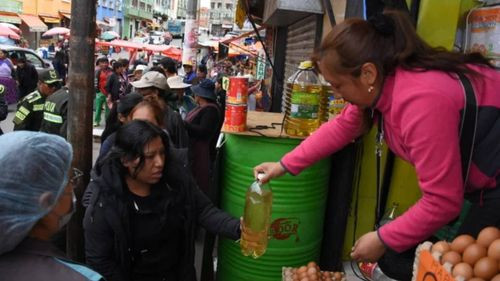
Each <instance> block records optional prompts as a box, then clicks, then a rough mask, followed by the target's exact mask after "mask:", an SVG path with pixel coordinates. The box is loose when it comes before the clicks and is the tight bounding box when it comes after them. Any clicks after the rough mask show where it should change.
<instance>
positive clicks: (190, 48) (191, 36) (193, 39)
mask: <svg viewBox="0 0 500 281" xmlns="http://www.w3.org/2000/svg"><path fill="white" fill-rule="evenodd" d="M197 44H198V23H197V21H196V20H194V19H188V20H186V26H185V28H184V45H183V48H182V64H191V65H193V66H195V65H196V55H197V50H196V45H197Z"/></svg>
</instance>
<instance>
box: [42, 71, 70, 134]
mask: <svg viewBox="0 0 500 281" xmlns="http://www.w3.org/2000/svg"><path fill="white" fill-rule="evenodd" d="M49 77H50V79H51V80H49V81H47V83H48V84H52V83H59V85H60V84H61V83H62V79H61V78H59V76H58V75H57V73H56V72H55V71H54V70H49ZM68 100H69V92H68V88H65V87H61V88H59V89H58V90H57V91H55V92H54V93H52V94H51V95H49V96H48V97H47V98H46V100H45V104H44V105H43V120H42V124H41V125H40V131H42V132H45V133H49V134H55V135H59V136H61V137H63V138H66V135H67V119H68V118H67V116H68Z"/></svg>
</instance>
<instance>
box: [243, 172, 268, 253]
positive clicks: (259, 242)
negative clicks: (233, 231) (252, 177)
mask: <svg viewBox="0 0 500 281" xmlns="http://www.w3.org/2000/svg"><path fill="white" fill-rule="evenodd" d="M263 177H264V174H258V176H257V180H256V181H254V182H253V183H252V185H250V187H249V188H248V190H247V193H246V198H245V209H244V213H243V222H242V229H241V240H240V247H241V252H242V253H243V255H245V256H252V257H253V258H255V259H256V258H258V257H260V256H262V255H263V254H264V253H265V252H266V249H267V243H268V239H269V238H268V232H269V225H270V223H271V207H272V203H273V193H272V190H271V186H270V185H269V183H267V184H264V183H262V182H261V181H260V180H261V179H262V178H263Z"/></svg>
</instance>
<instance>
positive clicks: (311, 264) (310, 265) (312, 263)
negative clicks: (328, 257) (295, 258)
mask: <svg viewBox="0 0 500 281" xmlns="http://www.w3.org/2000/svg"><path fill="white" fill-rule="evenodd" d="M307 267H316V263H315V262H313V261H310V262H309V263H308V264H307Z"/></svg>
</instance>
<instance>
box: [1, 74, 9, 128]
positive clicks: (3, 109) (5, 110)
mask: <svg viewBox="0 0 500 281" xmlns="http://www.w3.org/2000/svg"><path fill="white" fill-rule="evenodd" d="M6 92H7V91H6V89H5V86H4V85H1V84H0V121H2V120H5V118H7V114H8V113H9V112H8V107H7V103H6V102H5V96H4V95H5V93H6ZM2 134H3V131H2V128H0V135H2Z"/></svg>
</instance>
